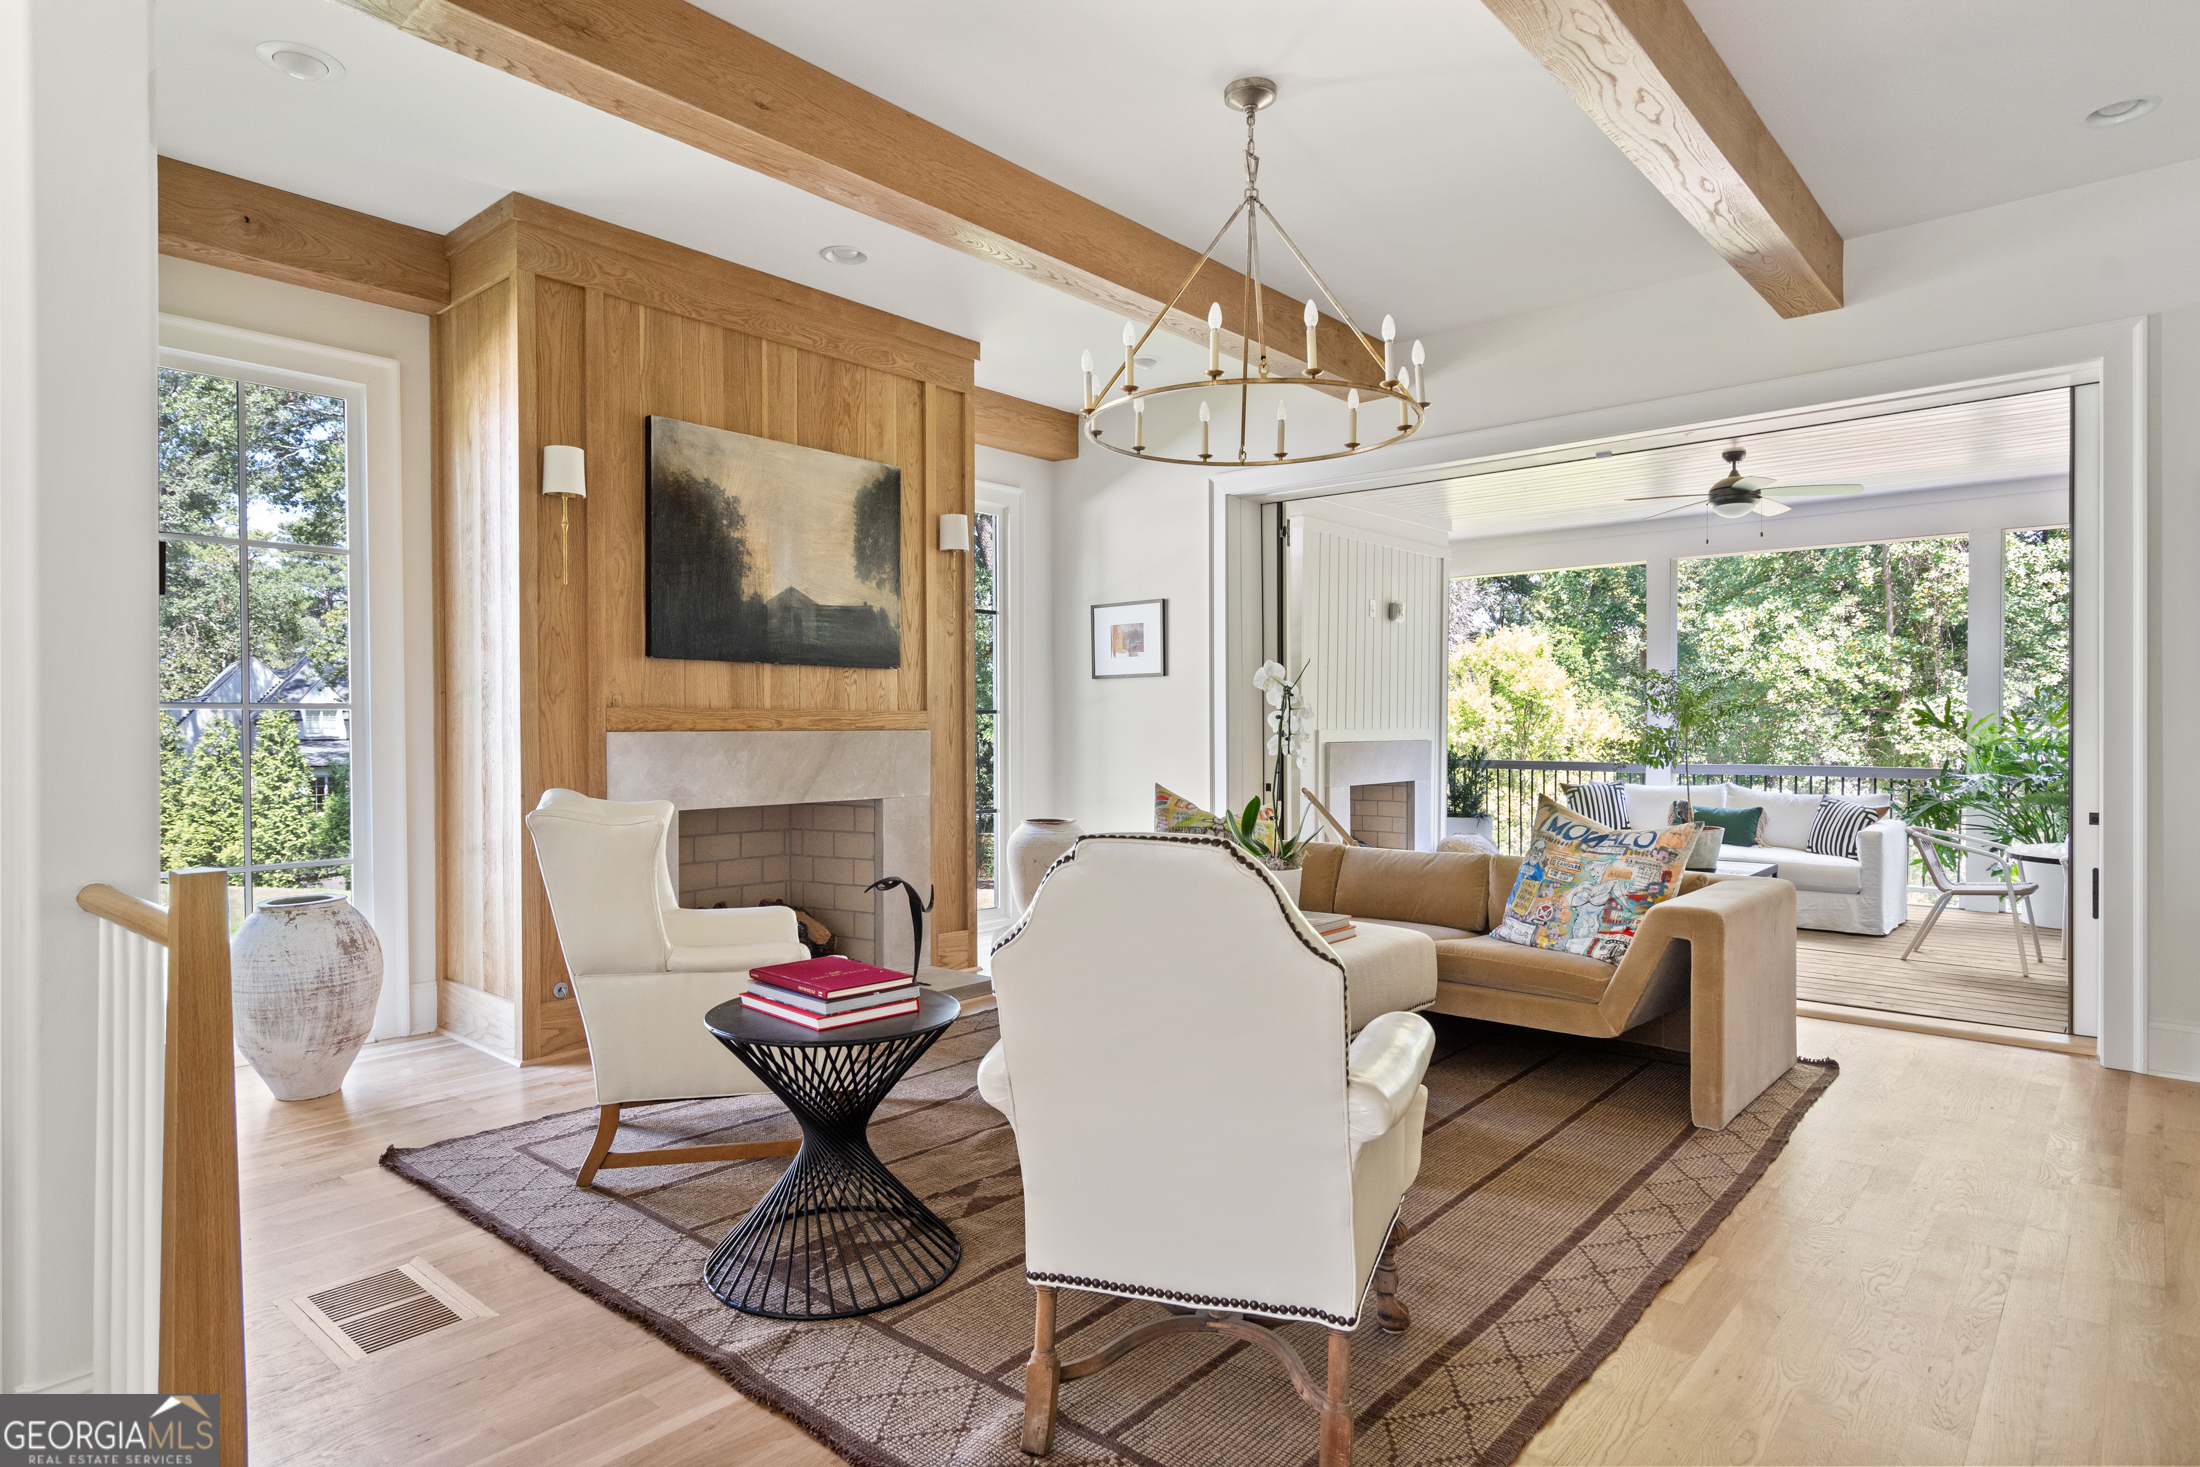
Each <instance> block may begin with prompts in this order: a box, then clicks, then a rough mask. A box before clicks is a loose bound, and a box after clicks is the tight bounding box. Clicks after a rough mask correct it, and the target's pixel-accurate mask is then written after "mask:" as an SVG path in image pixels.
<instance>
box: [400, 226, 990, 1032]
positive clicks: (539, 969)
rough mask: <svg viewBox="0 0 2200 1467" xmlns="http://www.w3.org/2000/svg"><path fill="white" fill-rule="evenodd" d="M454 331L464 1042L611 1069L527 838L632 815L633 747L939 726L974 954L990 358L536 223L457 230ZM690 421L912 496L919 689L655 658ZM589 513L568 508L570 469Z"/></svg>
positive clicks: (444, 548)
mask: <svg viewBox="0 0 2200 1467" xmlns="http://www.w3.org/2000/svg"><path fill="white" fill-rule="evenodd" d="M448 245H449V249H450V255H451V264H452V281H453V294H454V301H453V304H452V305H451V306H450V307H449V308H448V309H447V310H445V311H444V312H443V313H442V314H441V315H440V316H439V317H438V319H437V329H436V333H435V337H434V343H435V349H436V398H437V407H438V425H437V460H438V465H437V490H438V496H439V502H438V514H437V527H438V544H437V617H438V637H439V642H440V647H441V661H440V662H439V664H438V692H439V705H438V706H439V713H440V723H441V738H442V751H441V752H442V759H441V763H440V774H439V780H440V790H441V796H442V799H441V806H440V810H441V814H440V827H439V860H440V865H441V870H440V874H439V895H440V916H439V927H440V948H441V963H442V972H441V977H442V979H443V983H442V985H441V992H442V994H443V1002H442V1004H441V1010H442V1022H443V1025H444V1027H446V1028H448V1029H451V1030H453V1031H454V1032H457V1033H460V1034H463V1035H465V1036H466V1037H468V1038H470V1039H473V1040H474V1041H476V1042H477V1043H482V1044H484V1045H486V1046H488V1047H490V1048H494V1049H498V1050H499V1051H500V1052H508V1053H512V1054H514V1055H515V1057H517V1058H520V1059H523V1060H526V1059H535V1058H540V1057H543V1056H546V1055H550V1054H555V1053H559V1052H561V1051H565V1050H570V1049H572V1048H573V1047H575V1046H577V1045H579V1044H580V1043H582V1042H583V1040H582V1033H581V1026H580V1016H579V1013H578V1011H577V1009H576V1008H575V1006H574V1005H573V1003H572V1002H571V1001H570V1000H561V999H557V998H554V997H552V996H551V988H552V987H553V986H554V985H555V984H556V983H558V982H559V981H560V980H561V979H562V978H563V977H564V973H565V970H564V963H563V960H562V958H561V957H560V956H559V953H558V947H557V935H556V931H555V928H554V926H553V925H552V922H551V918H550V911H549V903H548V900H547V898H546V897H545V895H544V892H543V888H542V881H541V877H540V874H539V873H538V872H537V871H536V869H535V866H534V860H533V854H532V851H531V849H530V847H529V846H528V843H527V840H526V832H525V828H524V826H523V825H522V823H521V817H522V816H523V815H524V814H525V812H526V811H527V810H529V809H531V808H533V806H534V803H535V801H536V800H537V799H538V798H540V796H541V794H542V791H543V790H545V789H549V788H554V787H559V786H563V787H566V788H570V789H577V790H581V791H583V792H585V793H589V794H595V795H602V794H603V793H604V788H605V786H604V779H605V773H604V736H605V734H606V733H607V732H610V731H614V730H620V731H624V730H684V729H729V728H740V729H801V728H833V729H846V728H925V729H928V730H930V731H931V734H932V805H933V821H932V872H931V877H932V881H933V884H934V886H935V888H936V890H937V906H936V907H935V910H934V914H933V918H932V930H933V932H934V934H935V935H934V938H933V957H934V960H935V961H937V962H940V963H942V964H945V965H948V966H965V965H968V964H969V963H970V962H971V961H972V959H973V956H974V952H975V945H974V942H973V938H974V932H975V926H976V912H975V910H974V905H975V867H974V857H975V851H974V849H973V843H972V835H971V824H972V821H971V816H970V810H971V803H972V798H973V791H972V788H971V780H972V772H971V771H972V744H973V739H974V727H973V718H972V705H971V701H970V691H971V690H970V672H971V663H970V658H971V617H970V610H969V606H970V586H969V580H968V566H967V565H966V564H965V561H966V559H967V557H965V556H963V555H960V554H955V553H949V552H942V551H940V550H937V549H935V548H934V547H935V546H936V545H937V544H938V536H937V534H936V533H935V532H934V530H933V528H932V527H933V526H934V525H935V523H936V522H937V517H938V516H939V515H941V514H969V513H971V512H972V511H973V509H974V502H975V488H976V475H975V469H974V462H973V459H974V454H973V445H974V436H973V423H972V414H973V402H972V397H973V393H972V384H971V371H972V364H973V362H974V361H975V359H976V356H977V346H976V343H974V342H970V341H967V340H964V339H962V338H959V337H954V336H950V335H948V334H947V333H945V332H939V331H934V330H932V329H931V328H929V327H925V326H921V325H918V324H917V323H914V322H910V321H905V320H902V319H900V318H898V317H894V316H889V315H887V314H886V313H884V312H880V311H874V310H871V309H870V308H868V307H863V306H857V305H854V304H852V303H850V302H847V301H843V300H840V299H838V298H837V297H833V296H828V295H824V294H823V293H821V292H817V291H812V290H809V289H808V288H807V287H803V286H798V285H795V284H793V283H791V282H788V281H783V280H777V279H774V278H773V277H770V276H766V275H761V274H758V273H757V272H755V271H751V270H746V269H743V268H742V267H740V266H736V265H731V264H729V263H727V262H725V261H722V260H718V259H715V258H713V257H711V256H707V255H702V254H698V253H696V252H694V251H691V250H685V249H681V248H679V247H677V246H674V245H670V244H667V243H665V242H664V241H661V240H656V239H651V238H649V237H647V236H644V235H639V234H635V233H633V232H631V231H627V230H621V229H618V228H616V227H614V226H611V225H607V224H604V223H602V222H600V221H597V220H592V219H587V218H584V217H583V216H580V215H577V214H572V213H570V212H568V211H566V210H562V209H556V208H554V207H552V206H550V205H546V204H542V203H539V202H537V201H535V200H531V199H526V198H523V197H520V196H517V195H515V196H513V197H511V198H508V199H506V200H504V201H503V202H501V203H499V204H498V205H496V206H495V207H494V208H492V209H490V210H489V211H487V212H486V213H484V214H483V215H482V216H480V217H479V218H477V219H475V220H472V221H470V222H469V223H467V224H466V225H464V226H462V227H461V228H459V229H458V230H456V231H454V232H453V233H452V235H451V236H450V239H449V241H448ZM653 414H654V415H660V416H665V417H673V418H679V419H682V420H684V421H686V422H691V423H701V424H705V425H707V426H710V427H714V428H725V429H730V430H732V431H734V432H738V433H750V434H755V435H757V436H759V437H764V438H772V439H777V440H779V441H782V442H787V443H796V444H800V445H802V446H804V447H807V448H820V449H826V450H828V451H831V452H835V453H846V454H853V455H856V456H858V457H862V458H868V459H874V460H877V461H879V462H882V463H891V464H895V465H897V466H898V467H899V468H900V469H901V471H902V665H901V666H900V667H899V668H895V669H861V668H824V667H786V666H768V665H763V664H753V663H723V662H686V661H675V660H669V659H662V658H652V657H649V656H648V655H646V653H645V651H644V627H645V602H644V596H645V566H644V560H643V553H644V532H645V514H646V507H645V498H644V493H645V483H646V469H647V465H646V458H645V454H646V428H645V424H646V420H647V419H648V418H649V417H650V416H651V415H653ZM550 443H563V444H573V445H576V446H579V447H581V448H583V449H585V450H586V451H587V454H588V497H587V498H586V499H585V500H583V501H579V502H576V503H574V504H572V505H571V506H570V509H571V528H570V572H569V573H568V572H566V571H565V569H564V566H565V559H564V558H563V557H561V554H560V515H561V512H562V511H563V510H564V509H565V508H566V506H565V505H563V504H562V503H561V502H560V501H558V500H555V499H550V498H545V497H544V496H543V495H542V494H541V493H540V492H539V477H540V466H541V450H542V446H543V445H544V444H550Z"/></svg>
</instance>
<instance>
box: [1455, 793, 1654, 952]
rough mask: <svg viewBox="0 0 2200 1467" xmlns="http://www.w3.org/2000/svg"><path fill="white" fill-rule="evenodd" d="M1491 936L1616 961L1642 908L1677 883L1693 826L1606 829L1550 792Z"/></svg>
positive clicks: (1632, 937) (1632, 935) (1647, 907)
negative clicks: (1575, 812)
mask: <svg viewBox="0 0 2200 1467" xmlns="http://www.w3.org/2000/svg"><path fill="white" fill-rule="evenodd" d="M1537 812H1538V813H1537V816H1536V822H1535V827H1534V832H1533V835H1532V837H1531V838H1530V840H1529V842H1528V853H1527V857H1526V859H1525V860H1524V862H1523V863H1522V865H1521V867H1520V876H1519V878H1518V879H1517V880H1516V881H1515V882H1514V883H1513V889H1512V893H1511V895H1510V896H1509V898H1508V899H1507V901H1506V903H1505V906H1504V908H1503V910H1502V911H1500V912H1496V913H1493V914H1492V915H1493V916H1494V917H1495V918H1496V919H1497V920H1496V923H1495V925H1494V926H1493V927H1492V929H1491V934H1490V935H1491V936H1493V937H1496V938H1498V939H1500V940H1502V941H1505V942H1513V943H1519V944H1520V945H1522V946H1524V947H1539V948H1553V949H1556V950H1557V951H1560V952H1569V953H1574V954H1576V955H1578V956H1581V957H1593V958H1598V959H1601V960H1602V961H1604V962H1607V963H1615V964H1616V963H1618V962H1619V961H1620V959H1622V958H1624V957H1625V956H1626V955H1627V948H1628V946H1629V944H1631V943H1632V942H1633V941H1634V940H1635V931H1636V929H1637V927H1638V926H1639V925H1640V924H1641V921H1642V917H1643V914H1644V913H1646V912H1648V911H1649V910H1650V909H1651V908H1652V907H1653V906H1655V905H1656V904H1657V903H1659V902H1661V901H1664V900H1665V899H1666V898H1667V897H1669V896H1674V895H1677V894H1678V893H1679V891H1680V882H1681V871H1682V868H1683V867H1684V866H1685V865H1686V863H1687V860H1688V851H1689V847H1690V846H1692V845H1694V844H1695V840H1696V835H1697V827H1696V826H1694V825H1692V824H1691V825H1675V826H1670V827H1666V828H1663V829H1658V830H1625V831H1609V830H1606V829H1605V828H1604V827H1603V826H1601V825H1597V824H1595V823H1594V822H1591V821H1588V820H1585V819H1584V818H1583V817H1581V816H1579V815H1576V814H1574V813H1573V812H1572V811H1570V810H1567V809H1566V808H1564V807H1563V806H1561V805H1558V804H1556V803H1555V802H1553V801H1552V800H1551V799H1550V798H1549V797H1547V796H1546V797H1545V798H1543V799H1542V800H1540V801H1538V804H1537Z"/></svg>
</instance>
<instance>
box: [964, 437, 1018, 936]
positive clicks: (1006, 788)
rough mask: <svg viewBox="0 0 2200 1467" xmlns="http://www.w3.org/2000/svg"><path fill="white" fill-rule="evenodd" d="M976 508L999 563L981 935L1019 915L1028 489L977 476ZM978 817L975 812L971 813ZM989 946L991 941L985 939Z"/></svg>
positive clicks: (996, 573)
mask: <svg viewBox="0 0 2200 1467" xmlns="http://www.w3.org/2000/svg"><path fill="white" fill-rule="evenodd" d="M977 505H978V512H979V513H980V514H990V515H994V516H997V517H998V518H999V520H1000V529H999V532H998V534H999V541H998V543H999V546H1000V555H1001V563H1000V566H999V567H998V568H997V569H996V570H995V572H994V577H993V606H994V618H993V625H994V639H993V707H994V709H995V710H996V715H997V716H996V717H995V719H994V724H993V729H994V735H993V750H994V757H995V758H996V759H998V760H999V761H1000V763H999V767H998V768H996V769H995V770H994V773H993V799H994V802H995V803H994V806H993V809H994V816H993V829H994V832H995V834H994V837H993V891H994V905H993V907H992V909H991V910H990V911H981V912H980V913H979V914H978V931H979V933H980V934H992V933H997V932H1000V931H1001V930H1002V929H1003V928H1005V927H1007V926H1008V924H1009V923H1010V921H1012V920H1013V919H1014V917H1015V915H1016V914H1014V913H1012V912H1010V911H1009V909H1008V867H1007V860H1006V857H1007V854H1008V837H1009V836H1010V834H1012V833H1013V832H1014V831H1015V829H1016V827H1017V826H1019V825H1021V824H1023V822H1024V800H1023V784H1022V779H1023V768H1024V758H1023V731H1024V722H1025V720H1024V718H1023V717H1022V716H1021V713H1020V709H1018V707H1017V706H1016V703H1017V700H1018V699H1019V698H1020V697H1021V696H1022V693H1023V686H1024V678H1023V672H1024V657H1023V648H1024V616H1023V610H1024V606H1023V593H1022V588H1023V582H1024V576H1023V564H1024V547H1023V506H1024V491H1023V490H1021V489H1011V488H1010V487H1008V486H1007V485H1005V484H988V483H986V482H985V481H984V480H982V479H981V480H979V481H978V496H977ZM973 819H975V816H973ZM980 946H981V947H990V946H991V944H990V943H981V944H980Z"/></svg>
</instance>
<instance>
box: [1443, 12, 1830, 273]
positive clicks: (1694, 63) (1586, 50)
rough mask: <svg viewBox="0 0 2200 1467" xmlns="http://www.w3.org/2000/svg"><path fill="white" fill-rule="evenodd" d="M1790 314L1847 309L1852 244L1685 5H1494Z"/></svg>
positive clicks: (1718, 245) (1688, 214) (1701, 229)
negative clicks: (1845, 264)
mask: <svg viewBox="0 0 2200 1467" xmlns="http://www.w3.org/2000/svg"><path fill="white" fill-rule="evenodd" d="M1483 3H1484V4H1486V5H1487V6H1488V7H1489V9H1490V11H1491V13H1492V14H1494V15H1495V16H1496V17H1497V18H1498V19H1499V20H1501V21H1503V22H1504V23H1505V27H1506V29H1508V30H1510V31H1511V32H1512V33H1513V35H1514V36H1515V37H1517V38H1518V39H1519V41H1520V44H1521V45H1523V46H1525V47H1527V48H1528V50H1529V52H1530V53H1531V54H1532V55H1534V57H1535V58H1536V59H1537V60H1538V61H1541V62H1542V63H1543V64H1544V66H1545V67H1547V68H1549V70H1550V72H1551V74H1552V75H1553V76H1555V77H1557V78H1558V79H1559V81H1560V82H1562V83H1564V85H1565V87H1566V90H1567V91H1569V92H1571V93H1572V94H1573V97H1574V101H1575V102H1577V103H1579V104H1580V106H1581V110H1582V111H1584V112H1586V113H1588V114H1589V117H1590V119H1591V120H1592V121H1594V122H1595V123H1596V125H1597V126H1598V127H1600V128H1602V129H1603V130H1604V134H1605V136H1606V137H1609V138H1610V139H1611V140H1612V141H1613V143H1614V144H1616V145H1617V146H1618V148H1619V150H1620V151H1621V152H1622V153H1625V154H1626V155H1627V158H1628V161H1629V162H1631V163H1633V164H1634V165H1635V166H1636V167H1637V168H1639V169H1641V170H1642V174H1643V176H1644V177H1645V178H1647V179H1649V180H1650V181H1651V182H1652V183H1653V184H1655V185H1657V188H1658V192H1660V193H1662V194H1664V195H1665V197H1666V199H1667V201H1668V202H1670V203H1671V204H1672V205H1673V207H1674V208H1675V209H1678V210H1679V211H1680V213H1681V217H1682V218H1684V219H1686V220H1687V221H1688V222H1689V223H1690V224H1692V225H1694V226H1695V228H1696V232H1697V233H1699V234H1701V235H1702V236H1703V237H1704V238H1705V239H1707V240H1709V241H1710V242H1711V246H1712V248H1713V249H1716V250H1717V251H1718V252H1719V253H1720V254H1721V255H1723V256H1725V257H1726V261H1727V263H1728V264H1730V265H1732V266H1733V267H1734V269H1735V270H1736V271H1737V272H1738V273H1739V274H1740V275H1741V277H1742V278H1743V279H1744V280H1746V281H1748V282H1749V283H1750V285H1751V286H1752V287H1753V288H1754V289H1755V290H1756V292H1757V293H1758V294H1759V295H1761V296H1763V297H1764V298H1765V299H1766V300H1767V301H1768V302H1770V303H1771V305H1772V308H1773V309H1774V310H1775V311H1778V312H1779V313H1780V314H1781V315H1782V316H1786V317H1794V316H1808V315H1811V314H1814V313H1816V312H1819V311H1833V310H1839V309H1840V307H1841V235H1840V232H1839V231H1838V230H1836V229H1835V228H1834V227H1833V224H1832V222H1831V221H1830V220H1828V219H1827V218H1826V214H1825V211H1824V210H1823V209H1821V208H1819V207H1818V201H1817V200H1816V199H1814V198H1812V197H1811V192H1810V189H1809V187H1808V186H1807V185H1806V184H1805V183H1804V182H1803V179H1802V175H1800V174H1798V173H1797V172H1796V171H1795V165H1794V164H1792V163H1790V162H1789V161H1788V157H1787V154H1786V153H1784V152H1782V151H1781V149H1780V144H1779V142H1778V140H1777V139H1775V138H1774V137H1773V136H1772V133H1771V131H1770V130H1769V129H1767V128H1766V127H1765V124H1764V120H1763V119H1762V118H1760V117H1759V116H1758V115H1757V109H1756V108H1755V107H1752V106H1751V105H1750V102H1749V98H1748V97H1746V96H1744V95H1743V94H1742V89H1741V86H1740V84H1739V83H1737V82H1736V81H1735V80H1734V74H1733V73H1732V72H1730V71H1728V70H1727V68H1726V63H1725V62H1724V61H1722V60H1720V59H1719V53H1718V52H1717V51H1715V50H1713V49H1712V46H1711V40H1710V38H1709V37H1707V36H1706V35H1705V34H1704V33H1703V27H1702V26H1700V25H1698V24H1697V23H1696V18H1695V17H1694V16H1693V15H1691V14H1689V12H1688V6H1687V5H1686V4H1684V3H1683V0H1483Z"/></svg>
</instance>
